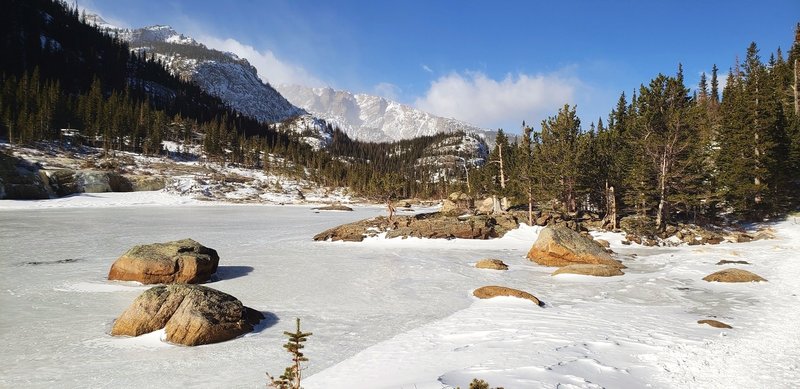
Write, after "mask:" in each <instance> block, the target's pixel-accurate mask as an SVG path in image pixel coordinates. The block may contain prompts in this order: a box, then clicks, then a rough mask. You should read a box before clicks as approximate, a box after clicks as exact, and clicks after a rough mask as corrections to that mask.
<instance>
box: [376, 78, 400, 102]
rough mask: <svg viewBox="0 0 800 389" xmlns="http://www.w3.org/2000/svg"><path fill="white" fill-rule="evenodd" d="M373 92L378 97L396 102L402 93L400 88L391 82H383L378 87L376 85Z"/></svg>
mask: <svg viewBox="0 0 800 389" xmlns="http://www.w3.org/2000/svg"><path fill="white" fill-rule="evenodd" d="M372 91H373V93H375V94H376V95H378V96H381V97H384V98H386V99H389V100H394V101H396V100H398V97H399V96H400V93H401V92H402V90H401V89H400V87H399V86H397V85H395V84H392V83H389V82H381V83H379V84H378V85H375V86H374V87H373V88H372Z"/></svg>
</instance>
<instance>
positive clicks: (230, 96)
mask: <svg viewBox="0 0 800 389" xmlns="http://www.w3.org/2000/svg"><path fill="white" fill-rule="evenodd" d="M87 19H88V20H89V21H90V22H93V23H94V24H96V25H97V26H99V27H101V28H104V29H106V30H107V31H108V32H109V33H111V34H116V35H117V36H118V37H120V38H121V39H122V40H124V41H126V42H128V44H129V45H130V47H131V49H132V50H136V51H140V52H147V53H152V54H155V55H156V56H157V58H159V59H160V60H161V61H162V62H164V63H165V64H166V65H167V67H168V69H169V70H170V71H171V72H172V73H173V74H175V75H177V76H179V77H181V78H183V79H185V80H189V81H192V82H194V83H196V84H197V85H199V86H200V88H202V89H203V90H204V91H206V92H208V93H209V94H212V95H214V96H217V97H219V98H221V99H222V100H223V101H225V102H226V103H227V104H228V105H230V106H231V107H232V108H234V109H236V110H237V111H239V112H242V113H244V114H246V115H248V116H252V117H254V118H256V119H258V120H261V121H264V122H271V123H274V122H279V121H283V120H287V119H290V118H293V117H297V116H300V115H304V114H306V112H305V111H304V110H303V109H301V108H298V107H295V106H294V105H292V104H291V103H290V102H289V101H287V100H286V99H285V98H284V97H283V96H282V95H281V94H280V93H278V91H276V90H275V88H273V87H272V86H271V85H269V84H267V83H264V82H262V81H261V79H260V78H259V76H258V72H257V71H256V68H255V67H253V66H252V65H250V63H249V62H247V60H246V59H244V58H239V57H238V56H236V55H235V54H232V53H223V52H221V51H218V50H213V49H209V48H208V47H206V46H205V45H203V44H201V43H199V42H197V41H195V40H194V39H192V38H190V37H188V36H185V35H183V34H179V33H178V32H177V31H175V30H174V29H173V28H172V27H170V26H160V25H157V26H150V27H144V28H137V29H123V28H118V27H115V26H112V25H110V24H108V23H106V22H105V21H104V20H103V19H102V18H101V17H99V16H97V15H91V16H89V17H88V18H87Z"/></svg>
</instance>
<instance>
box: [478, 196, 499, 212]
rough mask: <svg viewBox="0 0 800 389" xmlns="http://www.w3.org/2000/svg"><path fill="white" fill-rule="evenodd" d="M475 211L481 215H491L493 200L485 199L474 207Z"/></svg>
mask: <svg viewBox="0 0 800 389" xmlns="http://www.w3.org/2000/svg"><path fill="white" fill-rule="evenodd" d="M475 207H476V211H477V212H478V213H480V214H482V215H491V214H492V213H493V212H494V199H493V198H491V197H487V198H485V199H483V200H481V201H480V202H478V203H476V205H475Z"/></svg>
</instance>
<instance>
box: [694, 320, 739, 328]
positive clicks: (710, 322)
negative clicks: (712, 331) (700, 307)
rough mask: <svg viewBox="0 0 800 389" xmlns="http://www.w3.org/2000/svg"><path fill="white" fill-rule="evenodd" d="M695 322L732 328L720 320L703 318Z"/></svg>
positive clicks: (715, 326)
mask: <svg viewBox="0 0 800 389" xmlns="http://www.w3.org/2000/svg"><path fill="white" fill-rule="evenodd" d="M697 324H708V325H710V326H712V327H714V328H733V327H731V326H729V325H727V324H725V323H723V322H721V321H717V320H713V319H705V320H698V321H697Z"/></svg>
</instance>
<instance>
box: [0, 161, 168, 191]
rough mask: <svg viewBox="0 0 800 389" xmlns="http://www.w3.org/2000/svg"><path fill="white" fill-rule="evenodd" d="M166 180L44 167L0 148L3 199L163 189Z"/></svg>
mask: <svg viewBox="0 0 800 389" xmlns="http://www.w3.org/2000/svg"><path fill="white" fill-rule="evenodd" d="M101 167H102V166H101ZM165 183H166V180H165V179H164V177H162V176H152V175H141V174H139V175H132V174H122V173H118V172H116V171H113V170H102V169H100V168H97V167H95V168H90V169H78V170H74V169H44V168H43V167H42V166H40V165H38V164H35V163H31V162H28V161H26V160H24V159H21V158H16V157H13V156H10V155H8V154H6V153H5V152H3V151H1V150H0V199H14V200H37V199H49V198H55V197H63V196H68V195H71V194H76V193H102V192H135V191H152V190H161V189H164V186H165Z"/></svg>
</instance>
